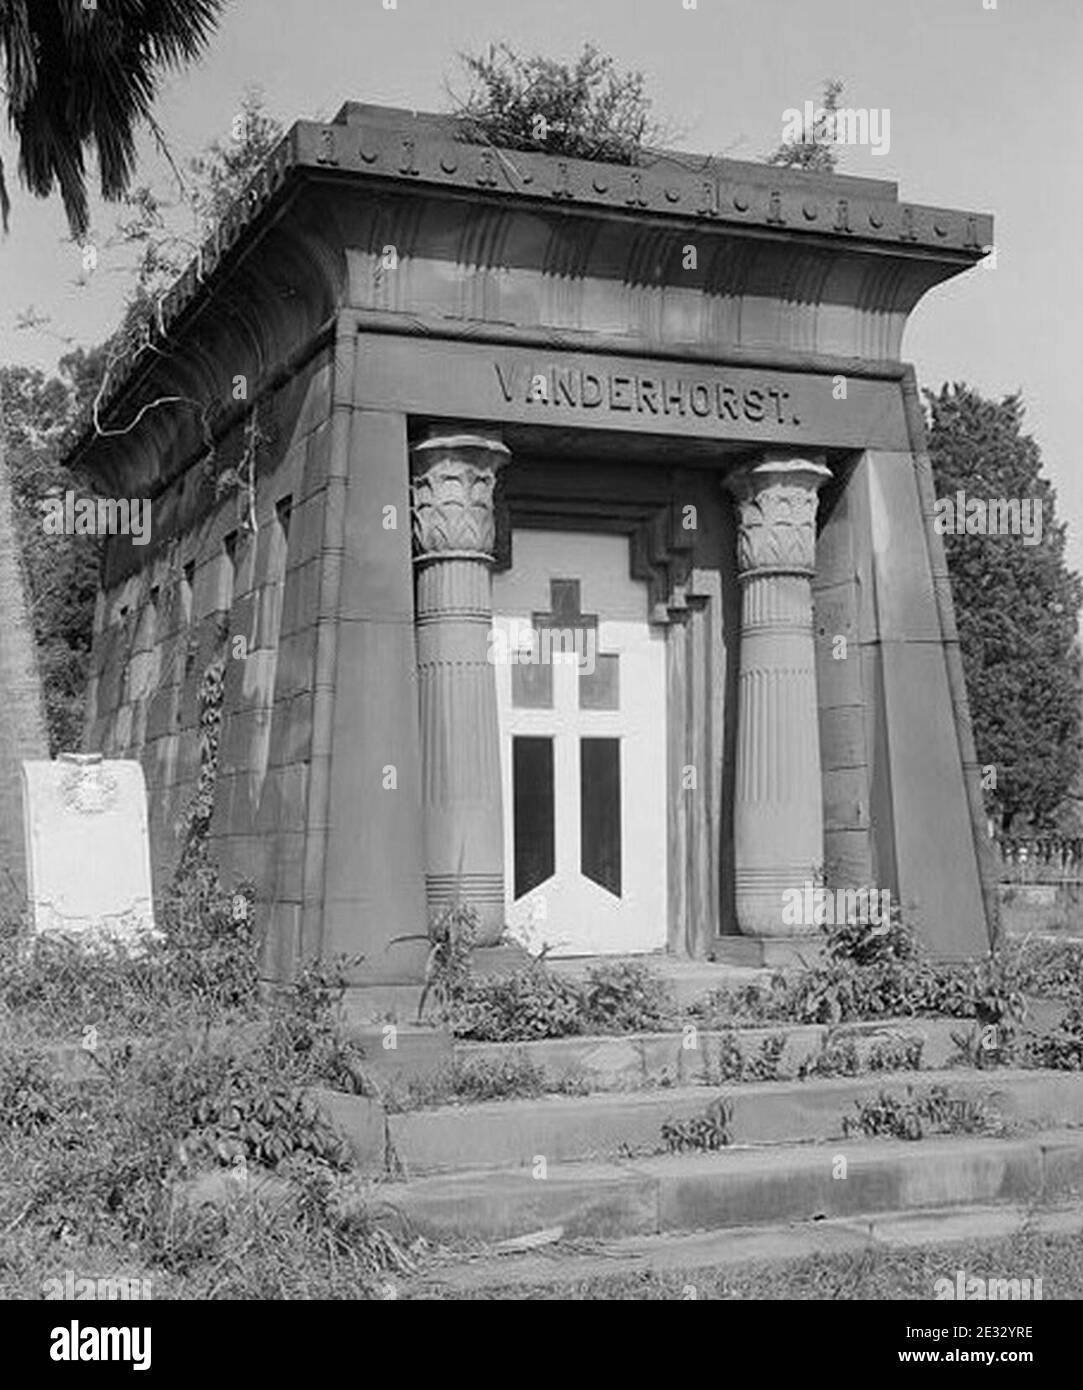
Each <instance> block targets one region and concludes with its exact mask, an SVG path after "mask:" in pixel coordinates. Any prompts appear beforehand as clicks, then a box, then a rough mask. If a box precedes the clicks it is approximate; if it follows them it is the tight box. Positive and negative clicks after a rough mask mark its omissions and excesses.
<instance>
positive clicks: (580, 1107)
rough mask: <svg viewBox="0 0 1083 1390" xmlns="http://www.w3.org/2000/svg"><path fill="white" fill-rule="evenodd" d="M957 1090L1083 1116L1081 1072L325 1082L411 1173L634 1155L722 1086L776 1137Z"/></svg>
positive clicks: (344, 1112) (736, 1133) (1054, 1114)
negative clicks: (426, 1094)
mask: <svg viewBox="0 0 1083 1390" xmlns="http://www.w3.org/2000/svg"><path fill="white" fill-rule="evenodd" d="M938 1083H939V1084H942V1085H945V1086H947V1087H948V1089H949V1091H950V1093H951V1094H952V1095H953V1096H967V1097H971V1098H975V1099H978V1098H980V1099H983V1100H985V1101H987V1102H988V1104H989V1106H990V1108H991V1109H992V1110H994V1111H995V1112H996V1113H997V1114H999V1115H1001V1116H1002V1117H1003V1118H1004V1119H1006V1120H1009V1121H1013V1122H1017V1123H1019V1124H1026V1125H1030V1126H1039V1127H1040V1126H1042V1125H1065V1126H1071V1125H1075V1124H1078V1125H1081V1126H1083V1073H1079V1072H1048V1071H1045V1072H1033V1071H1030V1072H1028V1071H1007V1070H1005V1071H997V1072H963V1071H939V1072H921V1073H916V1072H895V1073H880V1074H876V1075H871V1076H858V1077H843V1078H839V1079H837V1080H813V1081H789V1082H761V1083H757V1084H748V1085H738V1086H726V1087H722V1088H709V1087H705V1086H690V1087H680V1088H673V1089H669V1090H658V1091H640V1092H633V1093H626V1094H620V1093H612V1092H610V1093H602V1094H598V1095H590V1096H577V1097H567V1096H544V1097H541V1098H540V1099H536V1100H511V1101H490V1102H485V1103H482V1104H472V1105H457V1106H456V1105H449V1106H441V1107H438V1108H436V1109H432V1110H414V1111H408V1112H406V1113H403V1114H389V1115H387V1116H386V1123H383V1122H382V1119H381V1115H380V1112H379V1107H378V1106H375V1105H374V1103H373V1102H372V1101H371V1100H368V1099H366V1098H365V1097H360V1096H347V1095H341V1094H332V1093H329V1092H321V1093H320V1096H321V1102H322V1103H323V1105H324V1108H325V1109H326V1110H327V1112H328V1113H329V1114H330V1116H331V1118H332V1119H333V1121H334V1123H335V1124H336V1125H337V1127H338V1128H339V1129H340V1131H341V1132H342V1133H343V1134H344V1135H345V1136H346V1138H347V1139H348V1141H349V1142H350V1144H351V1147H352V1149H353V1151H354V1154H355V1157H356V1159H357V1161H358V1163H359V1164H360V1165H361V1166H362V1167H365V1168H367V1169H368V1170H369V1171H380V1170H381V1169H383V1168H384V1167H385V1166H386V1165H387V1160H388V1157H389V1155H388V1153H387V1151H386V1150H385V1149H384V1150H382V1149H381V1144H382V1143H383V1142H385V1141H386V1143H387V1144H389V1145H390V1146H391V1151H392V1155H393V1158H394V1160H395V1161H396V1162H397V1165H398V1167H397V1168H396V1171H398V1170H399V1169H401V1171H403V1172H404V1173H405V1174H406V1175H408V1176H414V1175H420V1174H426V1173H441V1172H443V1173H449V1172H457V1171H460V1170H474V1169H483V1168H494V1169H496V1168H506V1169H510V1168H517V1167H523V1168H529V1167H531V1166H533V1165H534V1164H535V1163H536V1162H537V1161H538V1160H539V1159H544V1160H545V1161H546V1162H547V1163H548V1164H550V1165H552V1164H556V1163H567V1162H573V1161H576V1160H586V1159H610V1158H619V1157H634V1156H636V1155H640V1154H643V1155H649V1154H653V1153H657V1152H658V1151H659V1149H660V1148H662V1126H663V1124H665V1123H666V1122H667V1121H683V1120H691V1119H695V1118H698V1117H700V1116H702V1115H703V1114H704V1113H705V1111H706V1109H707V1106H708V1105H709V1104H710V1103H711V1101H712V1100H713V1099H715V1098H716V1097H717V1096H719V1095H724V1096H725V1098H726V1101H727V1103H728V1104H730V1105H731V1106H732V1118H731V1122H730V1125H729V1134H730V1138H731V1142H732V1143H734V1144H780V1143H786V1142H798V1141H803V1140H804V1141H809V1140H828V1139H834V1138H841V1136H842V1129H843V1126H842V1121H843V1117H844V1116H845V1115H847V1114H853V1113H855V1107H856V1105H857V1104H858V1103H859V1102H860V1101H862V1100H872V1099H874V1098H875V1097H876V1096H877V1095H879V1093H880V1092H881V1091H888V1092H889V1093H891V1094H893V1095H897V1096H900V1097H902V1096H904V1095H905V1094H906V1089H907V1087H908V1086H915V1087H917V1088H920V1089H922V1090H924V1089H927V1088H928V1087H930V1086H932V1085H935V1084H938Z"/></svg>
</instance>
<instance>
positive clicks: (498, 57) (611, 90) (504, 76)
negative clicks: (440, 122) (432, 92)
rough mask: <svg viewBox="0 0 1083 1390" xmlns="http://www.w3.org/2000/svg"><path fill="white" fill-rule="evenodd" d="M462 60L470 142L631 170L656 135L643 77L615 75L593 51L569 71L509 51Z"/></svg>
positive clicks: (498, 48)
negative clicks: (467, 81)
mask: <svg viewBox="0 0 1083 1390" xmlns="http://www.w3.org/2000/svg"><path fill="white" fill-rule="evenodd" d="M461 60H462V62H463V64H464V66H465V68H466V70H467V73H468V74H469V76H470V78H471V79H472V82H473V87H472V89H471V92H470V94H469V96H468V97H467V101H466V105H465V110H464V112H463V122H462V130H463V137H464V138H465V139H467V140H472V141H474V142H476V143H492V144H494V145H499V146H503V147H504V148H506V149H510V150H541V151H544V152H546V153H549V154H563V155H569V156H571V157H573V158H578V159H600V160H608V161H610V162H612V163H615V164H635V163H637V162H638V160H639V154H640V151H641V149H642V147H643V144H644V142H645V141H650V140H652V139H654V138H656V137H657V136H658V135H659V133H660V132H659V128H658V127H657V126H656V125H655V123H654V122H653V121H652V120H651V117H650V108H651V102H650V99H649V98H648V97H647V95H646V91H645V81H644V77H643V74H642V73H640V72H631V73H621V72H619V71H618V69H617V66H616V64H615V62H614V61H613V59H612V58H610V57H607V56H606V55H605V54H603V53H600V52H599V51H598V49H596V48H595V47H594V46H593V45H591V44H585V45H584V47H583V51H582V53H581V54H580V55H579V58H578V59H577V61H576V63H575V65H574V67H569V66H567V65H566V64H564V63H557V62H554V61H553V60H552V59H550V58H542V57H531V58H525V57H523V56H522V55H521V54H518V53H515V52H514V51H513V50H512V49H511V48H509V47H508V46H507V44H496V45H493V46H490V48H489V51H488V53H480V54H476V55H470V54H463V55H461Z"/></svg>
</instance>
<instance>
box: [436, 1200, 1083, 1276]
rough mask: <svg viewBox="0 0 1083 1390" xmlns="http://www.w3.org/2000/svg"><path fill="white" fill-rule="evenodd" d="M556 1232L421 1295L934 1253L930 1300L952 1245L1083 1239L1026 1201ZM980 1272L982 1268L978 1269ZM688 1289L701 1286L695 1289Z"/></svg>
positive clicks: (951, 1272) (1066, 1215) (464, 1263)
mask: <svg viewBox="0 0 1083 1390" xmlns="http://www.w3.org/2000/svg"><path fill="white" fill-rule="evenodd" d="M559 1229H560V1228H559V1227H557V1228H554V1229H553V1230H552V1231H549V1232H547V1233H545V1237H544V1240H545V1243H544V1244H543V1245H542V1246H541V1248H540V1249H538V1250H527V1251H524V1252H521V1253H518V1252H501V1251H499V1250H493V1251H486V1252H485V1253H483V1254H481V1255H474V1256H472V1257H471V1258H469V1259H459V1260H454V1259H452V1260H450V1261H449V1262H447V1263H445V1264H444V1265H443V1266H442V1267H437V1268H436V1269H435V1270H433V1271H432V1272H431V1273H429V1274H427V1275H426V1277H425V1279H424V1281H423V1284H424V1287H423V1288H422V1289H419V1290H417V1293H418V1294H419V1295H421V1296H425V1295H428V1296H430V1297H442V1298H454V1297H456V1296H459V1297H461V1296H462V1295H463V1294H468V1293H469V1294H482V1295H484V1294H485V1293H487V1292H491V1294H492V1296H493V1297H503V1298H506V1297H507V1296H508V1293H509V1291H510V1290H512V1289H517V1290H522V1291H528V1290H541V1289H546V1288H553V1287H559V1286H561V1285H573V1284H574V1285H577V1286H578V1285H582V1284H584V1283H586V1282H588V1281H590V1280H592V1279H607V1280H611V1279H613V1278H619V1277H620V1276H622V1275H625V1276H633V1277H638V1278H642V1277H643V1276H644V1275H646V1274H667V1273H672V1272H679V1273H687V1274H688V1275H690V1276H692V1275H694V1272H695V1271H697V1270H712V1271H714V1270H717V1269H719V1268H722V1269H726V1268H732V1267H734V1266H738V1265H750V1264H754V1265H758V1266H763V1265H766V1266H769V1267H770V1266H784V1265H786V1264H789V1263H790V1262H791V1261H794V1260H800V1259H808V1258H811V1257H815V1256H819V1257H825V1256H826V1257H831V1256H838V1255H844V1254H847V1253H849V1254H852V1255H860V1254H862V1253H863V1252H877V1253H879V1252H883V1251H890V1250H914V1249H921V1250H927V1251H937V1252H942V1253H943V1266H942V1268H941V1269H936V1268H935V1267H934V1271H933V1272H932V1273H931V1275H930V1279H929V1288H928V1295H929V1297H930V1298H931V1297H933V1294H934V1289H933V1283H934V1281H935V1279H936V1278H940V1277H946V1278H948V1279H951V1280H952V1281H953V1282H954V1281H955V1278H956V1269H957V1260H955V1259H954V1258H953V1255H952V1250H953V1247H956V1246H958V1245H960V1244H961V1243H964V1242H965V1243H966V1244H967V1246H968V1248H969V1249H970V1250H971V1251H972V1250H973V1248H974V1246H975V1245H978V1244H981V1243H985V1242H992V1241H998V1240H1003V1239H1006V1238H1009V1237H1011V1236H1017V1235H1023V1234H1027V1235H1035V1236H1079V1235H1083V1209H1080V1207H1079V1206H1078V1205H1075V1204H1073V1205H1071V1206H1068V1207H1060V1208H1053V1209H1050V1210H1045V1211H1035V1210H1034V1208H1033V1207H1032V1206H1030V1205H1026V1206H1021V1205H1017V1204H1015V1203H1010V1202H1004V1203H1000V1204H998V1205H968V1206H962V1207H955V1208H952V1209H951V1210H945V1209H944V1208H940V1207H934V1208H919V1209H917V1210H914V1211H888V1212H877V1213H875V1214H873V1215H871V1216H843V1217H831V1218H827V1219H825V1220H823V1221H797V1222H787V1223H782V1224H774V1225H763V1226H738V1227H729V1228H722V1229H717V1230H710V1231H696V1232H693V1233H687V1232H679V1233H672V1232H670V1233H666V1234H660V1235H646V1236H623V1237H618V1238H617V1239H616V1240H610V1241H606V1242H605V1243H604V1244H601V1245H598V1246H596V1247H595V1248H592V1249H586V1250H584V1249H583V1245H582V1244H579V1245H575V1244H571V1245H569V1243H568V1242H566V1241H565V1240H564V1239H563V1238H559V1239H556V1240H554V1239H553V1237H554V1236H556V1235H557V1232H558V1231H559ZM974 1272H979V1273H980V1272H981V1271H974ZM690 1287H691V1288H692V1289H694V1288H695V1284H694V1283H693V1284H691V1285H690Z"/></svg>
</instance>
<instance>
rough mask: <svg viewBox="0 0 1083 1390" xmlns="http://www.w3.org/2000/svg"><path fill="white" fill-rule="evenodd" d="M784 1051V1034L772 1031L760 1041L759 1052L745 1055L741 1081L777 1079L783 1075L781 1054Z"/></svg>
mask: <svg viewBox="0 0 1083 1390" xmlns="http://www.w3.org/2000/svg"><path fill="white" fill-rule="evenodd" d="M785 1051H786V1034H785V1033H772V1034H771V1036H770V1037H769V1038H764V1039H763V1040H762V1042H761V1043H760V1049H759V1052H758V1053H757V1054H756V1055H755V1056H754V1057H747V1058H746V1059H745V1065H744V1068H743V1071H742V1077H741V1079H742V1081H779V1080H781V1079H782V1077H783V1071H782V1056H783V1053H784V1052H785Z"/></svg>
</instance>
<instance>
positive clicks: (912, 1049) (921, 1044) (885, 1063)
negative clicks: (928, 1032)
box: [868, 1038, 925, 1071]
mask: <svg viewBox="0 0 1083 1390" xmlns="http://www.w3.org/2000/svg"><path fill="white" fill-rule="evenodd" d="M924 1052H925V1039H924V1038H884V1039H881V1040H879V1041H877V1042H875V1043H873V1045H872V1047H871V1049H870V1050H869V1059H868V1067H869V1071H920V1070H921V1061H922V1056H923V1054H924Z"/></svg>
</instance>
